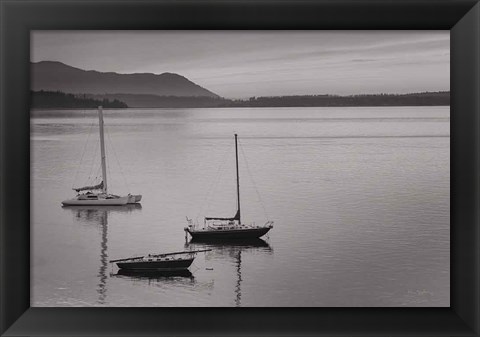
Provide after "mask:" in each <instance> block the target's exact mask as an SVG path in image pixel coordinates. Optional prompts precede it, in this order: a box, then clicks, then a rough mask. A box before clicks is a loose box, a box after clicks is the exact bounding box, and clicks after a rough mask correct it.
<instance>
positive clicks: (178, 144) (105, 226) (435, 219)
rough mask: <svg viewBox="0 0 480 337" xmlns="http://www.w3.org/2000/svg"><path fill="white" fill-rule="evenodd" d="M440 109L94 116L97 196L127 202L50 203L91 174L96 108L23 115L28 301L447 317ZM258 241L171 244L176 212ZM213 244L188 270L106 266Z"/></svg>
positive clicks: (445, 177)
mask: <svg viewBox="0 0 480 337" xmlns="http://www.w3.org/2000/svg"><path fill="white" fill-rule="evenodd" d="M449 117H450V113H449V108H448V107H375V108H252V109H247V108H236V109H141V110H140V109H125V110H106V111H105V124H106V129H107V133H106V142H107V157H108V172H109V176H108V177H109V187H110V191H111V192H112V193H116V194H123V193H128V192H131V193H139V194H142V195H143V200H142V203H141V206H137V207H135V206H129V207H109V208H101V207H100V208H98V207H97V208H95V207H80V208H62V207H61V204H60V202H61V201H62V200H64V199H66V198H70V197H72V196H73V195H74V194H73V192H72V190H71V188H72V187H75V186H80V185H82V184H84V183H88V182H92V181H95V178H97V179H99V178H98V177H100V175H101V174H100V172H101V171H100V164H99V162H100V161H99V149H98V126H97V115H96V111H92V110H85V111H79V110H75V111H68V110H64V111H62V110H58V111H56V110H55V111H53V110H50V111H33V112H32V120H31V150H32V152H31V160H32V167H31V177H32V181H31V209H32V212H31V229H32V231H31V243H32V250H31V254H32V258H31V270H32V274H31V285H32V292H31V304H32V306H39V307H41V306H268V307H270V306H273V307H277V306H294V307H297V306H315V307H326V306H340V307H372V306H375V307H377V306H449V304H450V297H449V291H450V283H449V277H450V276H449V275H450V268H449V265H450V251H449V245H450V234H449V228H450V226H449V224H450V185H449V184H450V183H449V181H450V150H449V149H450V133H449V129H450V118H449ZM235 132H236V133H238V135H239V142H240V184H241V203H242V218H243V221H245V222H255V223H264V222H265V221H267V220H274V221H275V227H274V228H273V230H272V231H271V232H270V233H269V235H268V236H267V237H264V238H263V240H257V241H254V242H245V243H239V244H233V245H232V244H217V245H202V244H192V243H189V242H188V241H186V240H185V235H184V232H183V227H184V226H185V224H186V221H185V217H186V216H188V217H189V218H193V219H198V220H201V218H202V216H225V217H228V216H233V214H234V212H235V207H236V200H235V195H236V194H235V193H236V192H235V161H234V160H235V159H234V144H233V134H234V133H235ZM191 248H194V249H203V248H212V249H213V250H212V251H211V252H208V253H201V254H199V255H198V257H197V258H196V260H195V261H194V264H193V265H192V267H191V268H190V273H187V274H183V275H176V276H168V277H166V276H165V277H163V276H157V277H155V276H153V277H142V276H131V275H119V274H118V270H117V268H116V267H115V266H111V265H110V264H109V263H108V260H110V259H116V258H123V257H129V256H131V255H135V254H139V255H143V254H148V253H160V252H169V251H179V250H183V249H191Z"/></svg>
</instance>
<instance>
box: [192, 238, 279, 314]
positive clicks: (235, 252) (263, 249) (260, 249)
mask: <svg viewBox="0 0 480 337" xmlns="http://www.w3.org/2000/svg"><path fill="white" fill-rule="evenodd" d="M185 248H189V249H212V251H211V252H209V255H210V256H212V257H217V258H220V259H224V258H225V257H226V256H228V257H229V258H231V259H232V260H233V261H234V263H235V273H236V276H237V279H236V281H235V289H234V293H235V298H234V302H235V306H237V307H241V306H242V253H244V254H245V253H267V254H273V248H272V247H271V246H270V244H269V243H268V242H266V241H265V240H262V239H260V238H253V239H242V240H232V241H226V242H196V241H195V240H193V239H192V240H190V241H187V242H186V243H185Z"/></svg>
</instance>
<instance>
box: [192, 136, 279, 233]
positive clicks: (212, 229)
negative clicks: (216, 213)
mask: <svg viewBox="0 0 480 337" xmlns="http://www.w3.org/2000/svg"><path fill="white" fill-rule="evenodd" d="M235 164H236V172H237V212H236V213H235V216H234V217H232V218H220V217H205V220H204V223H203V226H199V225H198V224H194V223H193V222H192V220H190V219H188V217H187V222H188V225H187V227H185V228H184V230H185V235H187V233H188V234H190V236H191V237H192V240H196V241H215V240H238V239H253V238H259V237H261V236H263V235H265V234H267V232H268V231H269V230H270V229H272V228H273V221H267V222H266V223H265V224H264V225H255V224H244V223H242V222H241V218H240V181H239V172H238V142H237V134H235Z"/></svg>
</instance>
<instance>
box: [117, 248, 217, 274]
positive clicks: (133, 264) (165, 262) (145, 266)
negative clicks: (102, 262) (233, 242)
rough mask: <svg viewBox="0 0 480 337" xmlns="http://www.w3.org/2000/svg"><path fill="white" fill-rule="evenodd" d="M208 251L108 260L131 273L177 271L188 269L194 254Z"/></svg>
mask: <svg viewBox="0 0 480 337" xmlns="http://www.w3.org/2000/svg"><path fill="white" fill-rule="evenodd" d="M208 251H211V249H202V250H190V251H184V252H175V253H165V254H148V255H146V256H138V257H129V258H126V259H118V260H110V263H116V264H117V266H118V268H120V269H123V270H125V271H131V272H151V271H179V270H186V269H188V268H189V267H190V265H191V264H192V262H193V260H194V259H195V254H197V253H200V252H208Z"/></svg>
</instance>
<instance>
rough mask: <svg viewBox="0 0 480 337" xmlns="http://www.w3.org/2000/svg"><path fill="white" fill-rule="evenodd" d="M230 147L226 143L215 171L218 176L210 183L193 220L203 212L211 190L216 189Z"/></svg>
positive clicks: (211, 192)
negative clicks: (221, 158) (221, 160)
mask: <svg viewBox="0 0 480 337" xmlns="http://www.w3.org/2000/svg"><path fill="white" fill-rule="evenodd" d="M231 147H232V145H228V146H227V147H226V149H225V153H224V154H223V162H222V163H221V165H220V167H219V168H218V170H217V173H216V175H215V176H216V177H218V179H214V180H213V182H212V183H211V184H210V187H209V189H208V193H207V196H206V197H205V199H204V200H203V203H202V206H201V207H200V211H199V212H198V214H197V216H196V217H195V221H198V218H199V216H200V214H201V213H202V212H203V209H204V207H205V206H206V205H207V204H208V202H209V201H210V198H211V197H212V195H213V192H214V191H215V190H216V189H217V185H218V183H219V181H220V177H221V174H222V170H223V167H224V165H225V163H226V162H227V154H228V153H229V152H230V149H231Z"/></svg>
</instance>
